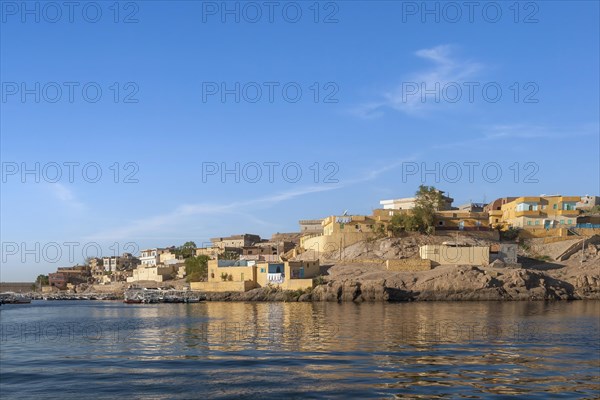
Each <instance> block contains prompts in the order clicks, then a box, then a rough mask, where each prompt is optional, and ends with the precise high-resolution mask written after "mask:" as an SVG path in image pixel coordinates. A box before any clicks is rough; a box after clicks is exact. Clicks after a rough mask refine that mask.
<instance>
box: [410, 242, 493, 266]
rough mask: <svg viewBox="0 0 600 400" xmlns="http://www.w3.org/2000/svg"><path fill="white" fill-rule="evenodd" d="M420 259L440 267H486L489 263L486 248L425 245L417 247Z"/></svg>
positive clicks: (488, 251)
mask: <svg viewBox="0 0 600 400" xmlns="http://www.w3.org/2000/svg"><path fill="white" fill-rule="evenodd" d="M419 255H420V256H421V258H422V259H428V260H431V261H433V262H436V263H438V264H440V265H487V264H489V263H490V248H489V247H488V246H465V247H461V246H459V247H454V246H443V245H425V246H421V247H419Z"/></svg>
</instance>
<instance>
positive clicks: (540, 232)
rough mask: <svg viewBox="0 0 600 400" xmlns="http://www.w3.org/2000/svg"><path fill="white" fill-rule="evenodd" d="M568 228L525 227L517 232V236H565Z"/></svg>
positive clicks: (527, 237) (528, 237)
mask: <svg viewBox="0 0 600 400" xmlns="http://www.w3.org/2000/svg"><path fill="white" fill-rule="evenodd" d="M568 235H569V230H568V229H567V228H552V229H545V228H544V227H540V228H527V229H522V230H521V231H520V232H519V237H520V238H523V239H531V238H542V237H567V236H568Z"/></svg>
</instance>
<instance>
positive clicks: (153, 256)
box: [140, 248, 166, 267]
mask: <svg viewBox="0 0 600 400" xmlns="http://www.w3.org/2000/svg"><path fill="white" fill-rule="evenodd" d="M165 251H166V249H159V248H154V249H146V250H142V251H141V255H140V261H141V263H142V265H143V266H148V267H152V266H156V265H158V264H160V255H161V254H162V253H164V252H165Z"/></svg>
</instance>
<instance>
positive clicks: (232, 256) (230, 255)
mask: <svg viewBox="0 0 600 400" xmlns="http://www.w3.org/2000/svg"><path fill="white" fill-rule="evenodd" d="M239 259H240V255H239V254H238V253H236V252H235V251H224V252H223V253H221V254H219V260H239Z"/></svg>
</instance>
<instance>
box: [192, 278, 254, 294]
mask: <svg viewBox="0 0 600 400" xmlns="http://www.w3.org/2000/svg"><path fill="white" fill-rule="evenodd" d="M255 287H256V283H255V282H252V281H244V282H191V283H190V289H191V290H198V291H201V292H246V291H248V290H252V289H254V288H255Z"/></svg>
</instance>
